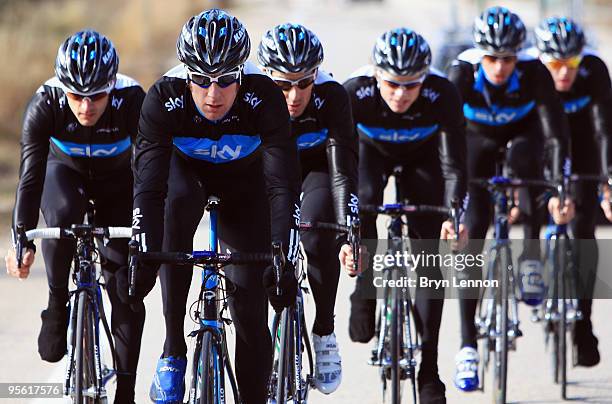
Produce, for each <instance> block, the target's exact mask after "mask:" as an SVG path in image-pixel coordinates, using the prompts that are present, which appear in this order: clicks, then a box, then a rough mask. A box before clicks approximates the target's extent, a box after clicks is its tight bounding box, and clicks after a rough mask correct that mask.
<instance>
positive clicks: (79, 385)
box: [73, 290, 97, 404]
mask: <svg viewBox="0 0 612 404" xmlns="http://www.w3.org/2000/svg"><path fill="white" fill-rule="evenodd" d="M90 305H91V302H90V301H89V296H88V294H87V291H85V290H82V291H80V292H79V294H78V296H77V323H76V340H75V343H76V347H75V355H74V367H73V386H74V395H73V402H74V403H75V404H94V403H96V400H95V398H94V397H92V396H94V395H97V392H96V382H95V380H96V372H95V367H94V352H93V345H94V343H93V342H94V335H93V334H94V329H93V318H92V313H91V309H90Z"/></svg>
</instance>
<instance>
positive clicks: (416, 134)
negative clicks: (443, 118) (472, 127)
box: [357, 123, 438, 143]
mask: <svg viewBox="0 0 612 404" xmlns="http://www.w3.org/2000/svg"><path fill="white" fill-rule="evenodd" d="M357 129H359V132H361V133H363V134H365V135H366V136H367V137H370V138H372V139H374V140H381V141H383V142H389V143H408V142H418V141H420V140H423V139H425V138H426V137H429V136H431V135H432V134H433V133H435V132H436V131H437V130H438V125H433V126H424V127H416V128H411V129H406V128H399V129H389V128H377V127H374V126H365V125H363V124H361V123H358V124H357Z"/></svg>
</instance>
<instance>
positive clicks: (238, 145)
mask: <svg viewBox="0 0 612 404" xmlns="http://www.w3.org/2000/svg"><path fill="white" fill-rule="evenodd" d="M260 144H261V139H260V138H259V136H249V135H223V136H221V137H220V138H219V139H218V140H212V139H206V138H197V137H175V138H174V145H175V146H176V147H177V148H178V149H179V150H180V151H182V152H183V153H185V154H186V155H188V156H189V157H193V158H195V159H198V160H206V161H209V162H211V163H214V164H219V163H228V162H230V161H234V160H238V159H241V158H244V157H246V156H248V155H249V154H251V153H253V152H254V151H255V150H257V148H258V147H259V145H260Z"/></svg>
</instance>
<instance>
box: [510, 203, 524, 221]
mask: <svg viewBox="0 0 612 404" xmlns="http://www.w3.org/2000/svg"><path fill="white" fill-rule="evenodd" d="M519 217H521V210H520V209H519V207H518V206H513V207H512V208H511V209H510V213H508V224H515V223H516V222H518V220H519Z"/></svg>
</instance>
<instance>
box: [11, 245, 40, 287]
mask: <svg viewBox="0 0 612 404" xmlns="http://www.w3.org/2000/svg"><path fill="white" fill-rule="evenodd" d="M35 253H36V252H35V251H34V250H32V249H29V248H26V249H25V252H24V254H23V260H22V262H21V268H17V256H16V254H15V249H14V248H12V247H10V248H9V249H8V251H7V253H6V256H5V257H4V263H5V264H6V273H7V274H9V275H11V276H13V277H15V278H17V279H25V278H27V277H28V275H30V267H32V264H34V254H35Z"/></svg>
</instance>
